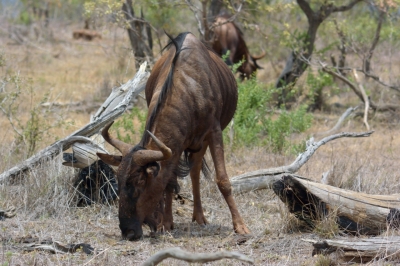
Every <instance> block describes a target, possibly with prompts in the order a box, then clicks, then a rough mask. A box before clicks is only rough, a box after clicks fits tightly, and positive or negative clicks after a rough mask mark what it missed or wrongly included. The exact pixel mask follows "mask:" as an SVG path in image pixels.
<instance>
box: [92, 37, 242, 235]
mask: <svg viewBox="0 0 400 266" xmlns="http://www.w3.org/2000/svg"><path fill="white" fill-rule="evenodd" d="M170 39H171V43H170V44H169V49H168V51H167V52H166V53H164V55H163V56H162V57H161V58H160V59H159V60H158V61H157V62H156V64H155V65H154V68H153V70H152V72H151V75H150V77H149V79H148V81H147V85H146V90H145V93H146V101H147V105H148V107H149V111H148V116H147V121H146V130H145V132H144V133H143V136H142V139H141V141H140V143H139V144H137V145H136V146H133V145H130V144H126V143H124V142H122V141H120V140H117V139H114V138H112V137H110V136H109V133H108V129H109V127H110V125H108V126H106V127H105V128H104V129H103V131H102V135H103V137H104V139H105V140H106V141H107V142H108V143H110V144H111V145H112V146H114V147H115V148H117V149H118V150H119V151H120V152H121V153H122V156H115V155H106V154H98V155H99V157H100V158H101V159H102V160H103V161H105V162H107V163H109V164H112V165H116V166H119V167H118V170H117V179H118V191H119V214H118V215H119V221H120V229H121V231H122V236H123V237H124V238H127V239H129V240H134V239H137V238H140V237H141V236H142V234H143V232H142V224H143V223H145V224H147V225H149V227H150V229H151V230H152V231H153V232H155V231H156V230H157V223H156V222H155V221H154V213H155V212H157V210H160V209H163V213H162V226H163V227H164V229H165V230H171V229H173V217H172V197H173V193H174V192H175V193H177V191H178V189H179V186H178V183H177V176H181V175H180V173H181V171H180V169H181V166H182V163H183V162H186V163H187V165H188V166H189V167H190V168H189V169H190V177H191V180H192V187H193V199H194V208H193V221H197V223H199V224H200V225H203V224H206V223H207V220H206V218H205V217H204V214H203V209H202V206H201V200H200V180H199V179H200V170H201V169H202V168H203V166H204V163H203V157H204V154H205V152H206V150H207V147H209V148H210V151H211V156H212V159H213V161H214V165H215V169H216V181H217V185H218V188H219V190H220V191H221V193H222V195H223V196H224V198H225V201H226V202H227V204H228V206H229V209H230V212H231V215H232V222H233V227H234V230H235V232H236V233H239V234H247V233H249V232H250V231H249V230H248V229H247V227H246V225H245V223H244V222H243V220H242V217H241V216H240V214H239V211H238V209H237V207H236V203H235V201H234V198H233V195H232V189H231V184H230V181H229V178H228V175H227V173H226V168H225V159H224V149H223V143H222V130H223V129H224V128H225V127H226V126H227V125H228V123H229V122H230V121H231V119H232V117H233V114H234V112H235V109H236V104H237V97H238V92H237V84H236V81H235V78H234V76H233V74H232V72H231V70H230V69H229V68H228V67H227V65H226V64H225V63H224V62H223V61H222V60H221V59H220V58H219V56H218V55H217V54H215V53H214V52H213V51H211V50H209V49H208V48H207V47H206V46H205V45H204V44H202V43H201V42H200V41H199V40H198V39H197V38H196V37H195V36H194V35H192V34H191V33H181V34H180V35H178V36H177V37H176V38H175V39H172V38H170ZM182 154H184V158H185V160H182V159H181V155H182ZM186 174H187V172H186ZM158 216H159V215H158Z"/></svg>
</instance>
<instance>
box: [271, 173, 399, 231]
mask: <svg viewBox="0 0 400 266" xmlns="http://www.w3.org/2000/svg"><path fill="white" fill-rule="evenodd" d="M273 190H274V192H275V194H276V195H278V196H279V198H280V199H281V200H282V202H284V203H285V204H286V206H287V207H288V209H289V212H291V213H293V214H294V215H295V216H296V217H297V218H298V219H300V220H302V221H304V222H306V223H307V224H308V225H309V226H310V227H311V228H313V227H315V226H316V225H317V224H318V223H319V222H320V221H324V220H325V219H326V218H327V217H331V218H333V219H335V222H336V223H337V224H338V225H339V227H340V228H341V229H342V230H344V231H345V232H348V233H351V234H361V235H378V234H381V233H382V232H383V231H385V230H387V228H398V227H399V225H400V211H399V210H400V200H399V195H398V194H395V195H372V194H366V193H361V192H355V191H352V190H346V189H341V188H337V187H334V186H329V185H325V184H321V183H317V182H314V181H311V180H306V179H302V178H297V177H294V176H292V175H285V176H284V177H283V178H282V179H281V180H279V181H277V182H275V183H274V184H273Z"/></svg>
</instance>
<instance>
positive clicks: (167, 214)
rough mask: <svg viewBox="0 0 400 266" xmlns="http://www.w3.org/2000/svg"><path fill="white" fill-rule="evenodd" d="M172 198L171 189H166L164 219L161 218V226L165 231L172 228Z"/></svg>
mask: <svg viewBox="0 0 400 266" xmlns="http://www.w3.org/2000/svg"><path fill="white" fill-rule="evenodd" d="M172 198H173V191H172V190H171V191H170V190H169V189H166V191H165V209H164V219H163V227H164V230H165V231H171V230H173V229H174V220H173V217H172Z"/></svg>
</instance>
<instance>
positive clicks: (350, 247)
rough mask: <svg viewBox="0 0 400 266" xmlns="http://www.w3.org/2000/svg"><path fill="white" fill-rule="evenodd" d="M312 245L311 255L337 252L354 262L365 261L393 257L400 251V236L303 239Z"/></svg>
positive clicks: (340, 256) (341, 257) (343, 258)
mask: <svg viewBox="0 0 400 266" xmlns="http://www.w3.org/2000/svg"><path fill="white" fill-rule="evenodd" d="M303 241H306V242H311V243H312V244H313V246H314V250H313V255H315V254H324V255H326V254H330V253H332V252H337V254H338V256H339V258H340V259H342V260H344V261H351V262H355V263H365V262H368V261H371V260H373V259H393V257H398V255H399V252H400V237H399V236H390V237H387V238H382V237H372V238H354V239H349V238H346V239H332V240H322V241H321V240H314V239H303Z"/></svg>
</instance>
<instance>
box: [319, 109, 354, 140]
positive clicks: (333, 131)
mask: <svg viewBox="0 0 400 266" xmlns="http://www.w3.org/2000/svg"><path fill="white" fill-rule="evenodd" d="M357 108H358V106H356V107H349V108H348V109H347V110H346V111H345V112H344V113H343V114H342V115H341V116H340V118H339V120H338V121H337V123H336V125H335V126H334V127H333V128H331V129H329V130H328V131H325V132H319V133H316V134H315V136H322V135H329V134H333V133H335V132H337V131H338V130H339V129H340V127H341V125H342V124H343V122H344V121H345V120H346V118H347V117H349V116H350V115H351V114H352V113H353V112H354V111H355V110H357Z"/></svg>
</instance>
